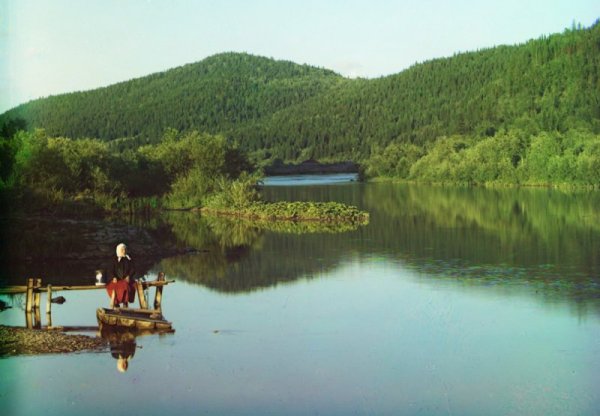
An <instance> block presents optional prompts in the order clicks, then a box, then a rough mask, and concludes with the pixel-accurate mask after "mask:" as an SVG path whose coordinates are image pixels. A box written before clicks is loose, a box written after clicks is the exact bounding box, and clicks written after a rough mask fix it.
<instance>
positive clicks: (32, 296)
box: [0, 272, 175, 329]
mask: <svg viewBox="0 0 600 416" xmlns="http://www.w3.org/2000/svg"><path fill="white" fill-rule="evenodd" d="M174 282H175V280H166V279H165V274H164V273H163V272H160V273H159V274H158V277H157V279H156V280H151V281H137V282H136V289H137V295H138V299H139V304H140V308H141V309H148V301H147V299H146V295H145V293H144V289H146V288H149V287H155V288H156V291H155V294H154V302H153V306H154V310H156V311H158V312H161V311H162V309H161V303H162V295H163V287H164V286H166V285H168V284H169V283H174ZM98 289H106V284H100V285H54V286H53V285H51V284H48V285H46V286H42V279H41V278H29V279H27V285H25V286H6V287H0V294H20V293H25V294H26V296H25V297H26V300H25V321H26V325H27V328H41V317H40V304H41V297H42V296H41V295H42V293H43V292H46V293H47V296H46V320H47V328H48V329H52V328H53V327H52V294H53V293H55V292H59V291H72V290H98ZM32 315H33V316H32Z"/></svg>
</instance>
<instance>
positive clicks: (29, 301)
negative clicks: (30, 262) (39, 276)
mask: <svg viewBox="0 0 600 416" xmlns="http://www.w3.org/2000/svg"><path fill="white" fill-rule="evenodd" d="M32 305H33V279H31V278H30V279H27V296H26V300H25V312H26V313H31V309H32Z"/></svg>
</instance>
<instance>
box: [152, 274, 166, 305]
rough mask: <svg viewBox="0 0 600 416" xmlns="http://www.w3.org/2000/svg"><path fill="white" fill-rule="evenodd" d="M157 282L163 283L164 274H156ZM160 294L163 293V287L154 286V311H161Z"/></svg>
mask: <svg viewBox="0 0 600 416" xmlns="http://www.w3.org/2000/svg"><path fill="white" fill-rule="evenodd" d="M156 280H157V282H164V281H165V274H164V273H163V272H160V273H159V274H158V277H157V279H156ZM162 292H163V287H162V286H156V292H155V293H154V309H157V310H159V311H160V310H161V306H160V304H161V302H162Z"/></svg>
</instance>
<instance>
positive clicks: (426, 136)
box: [0, 23, 600, 178]
mask: <svg viewBox="0 0 600 416" xmlns="http://www.w3.org/2000/svg"><path fill="white" fill-rule="evenodd" d="M599 43H600V24H598V23H596V24H594V25H593V26H591V27H590V28H575V29H574V30H567V31H565V32H564V33H560V34H554V35H551V36H543V37H541V38H539V39H536V40H531V41H528V42H526V43H524V44H521V45H516V46H501V47H495V48H490V49H484V50H480V51H476V52H470V53H461V54H457V55H454V56H452V57H450V58H443V59H435V60H432V61H428V62H424V63H420V64H417V65H414V66H413V67H411V68H409V69H407V70H405V71H403V72H401V73H398V74H395V75H390V76H387V77H382V78H378V79H373V80H365V79H346V78H343V77H341V76H339V75H337V74H335V73H333V72H331V71H327V70H324V69H319V68H313V67H309V66H306V65H296V64H294V63H291V62H286V61H275V60H272V59H267V58H262V57H257V56H252V55H248V54H238V53H226V54H220V55H215V56H212V57H210V58H207V59H205V60H203V61H201V62H198V63H194V64H189V65H185V66H183V67H179V68H175V69H172V70H169V71H166V72H162V73H157V74H153V75H149V76H146V77H143V78H139V79H134V80H131V81H127V82H123V83H119V84H115V85H112V86H109V87H106V88H100V89H96V90H93V91H87V92H79V93H72V94H64V95H59V96H54V97H48V98H46V99H40V100H35V101H32V102H30V103H27V104H24V105H22V106H19V107H17V108H15V109H13V110H11V111H9V112H8V113H6V114H5V115H4V116H3V117H4V119H6V120H16V119H20V120H24V121H25V122H26V123H27V124H28V126H30V127H31V128H34V127H43V128H46V129H47V131H48V132H49V134H51V135H54V136H68V137H97V138H99V139H102V140H109V141H111V140H112V141H115V142H116V144H115V146H119V147H121V148H131V149H135V148H137V147H139V146H141V145H146V144H156V143H158V142H160V138H161V136H162V134H163V130H164V126H171V127H173V128H176V129H178V130H179V131H184V132H187V131H192V130H198V131H203V132H208V133H210V134H223V135H224V136H226V137H227V138H228V139H230V140H235V142H236V143H237V144H238V146H239V147H240V148H241V149H242V150H244V151H246V152H248V153H249V154H251V155H252V156H253V160H255V161H256V162H257V163H259V164H262V163H264V161H265V159H266V160H273V159H276V158H281V159H282V160H285V161H302V160H303V159H307V158H315V159H319V160H328V161H342V160H354V161H357V162H361V161H362V162H364V161H367V160H369V158H370V156H372V155H371V153H372V152H375V153H376V154H377V155H379V156H380V157H381V158H382V162H384V163H383V164H382V166H377V164H371V165H370V166H371V168H372V169H371V170H372V174H375V172H378V173H376V174H379V175H392V176H398V177H406V176H408V175H409V171H410V169H408V167H409V166H412V165H413V164H414V163H415V160H414V159H415V157H417V158H418V157H420V155H421V154H422V150H423V148H424V147H425V146H427V145H428V144H429V143H432V142H435V141H436V140H437V139H438V138H439V137H453V136H464V137H469V138H475V139H476V140H482V139H485V138H487V137H493V136H495V135H496V134H497V133H498V132H502V131H511V130H520V131H522V132H523V134H525V135H526V136H531V135H536V134H538V133H540V132H549V133H552V132H556V131H558V132H561V133H564V132H566V131H568V130H573V129H575V130H587V131H591V132H592V133H595V134H597V133H600V102H599V101H598V100H599V99H598V97H599V96H600V81H599V77H598V68H599V67H600V51H599V49H598V44H599ZM1 124H2V122H1V120H0V125H1ZM408 144H413V145H415V146H417V147H418V149H419V151H417V150H416V149H412V150H411V149H410V148H403V147H402V146H407V145H408ZM390 146H391V147H390ZM377 149H380V150H377ZM121 150H123V149H121ZM480 150H481V151H483V150H484V149H480ZM394 155H396V156H397V157H398V162H395V161H394V160H393V158H394V157H396V156H394ZM403 158H404V159H403ZM371 162H375V160H374V159H371ZM495 169H500V168H499V167H497V168H495ZM485 177H486V178H492V177H493V174H492V173H486V174H485Z"/></svg>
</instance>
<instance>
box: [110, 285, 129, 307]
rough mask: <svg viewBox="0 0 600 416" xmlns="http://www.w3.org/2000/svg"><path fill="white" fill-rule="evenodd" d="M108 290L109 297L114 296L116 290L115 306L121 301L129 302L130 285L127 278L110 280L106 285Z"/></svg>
mask: <svg viewBox="0 0 600 416" xmlns="http://www.w3.org/2000/svg"><path fill="white" fill-rule="evenodd" d="M106 291H107V292H108V296H109V297H112V294H113V291H114V292H116V295H115V306H117V304H121V303H129V291H130V285H129V283H128V282H127V281H126V280H117V281H116V282H113V281H110V282H109V283H108V284H107V285H106ZM134 296H135V292H134Z"/></svg>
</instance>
